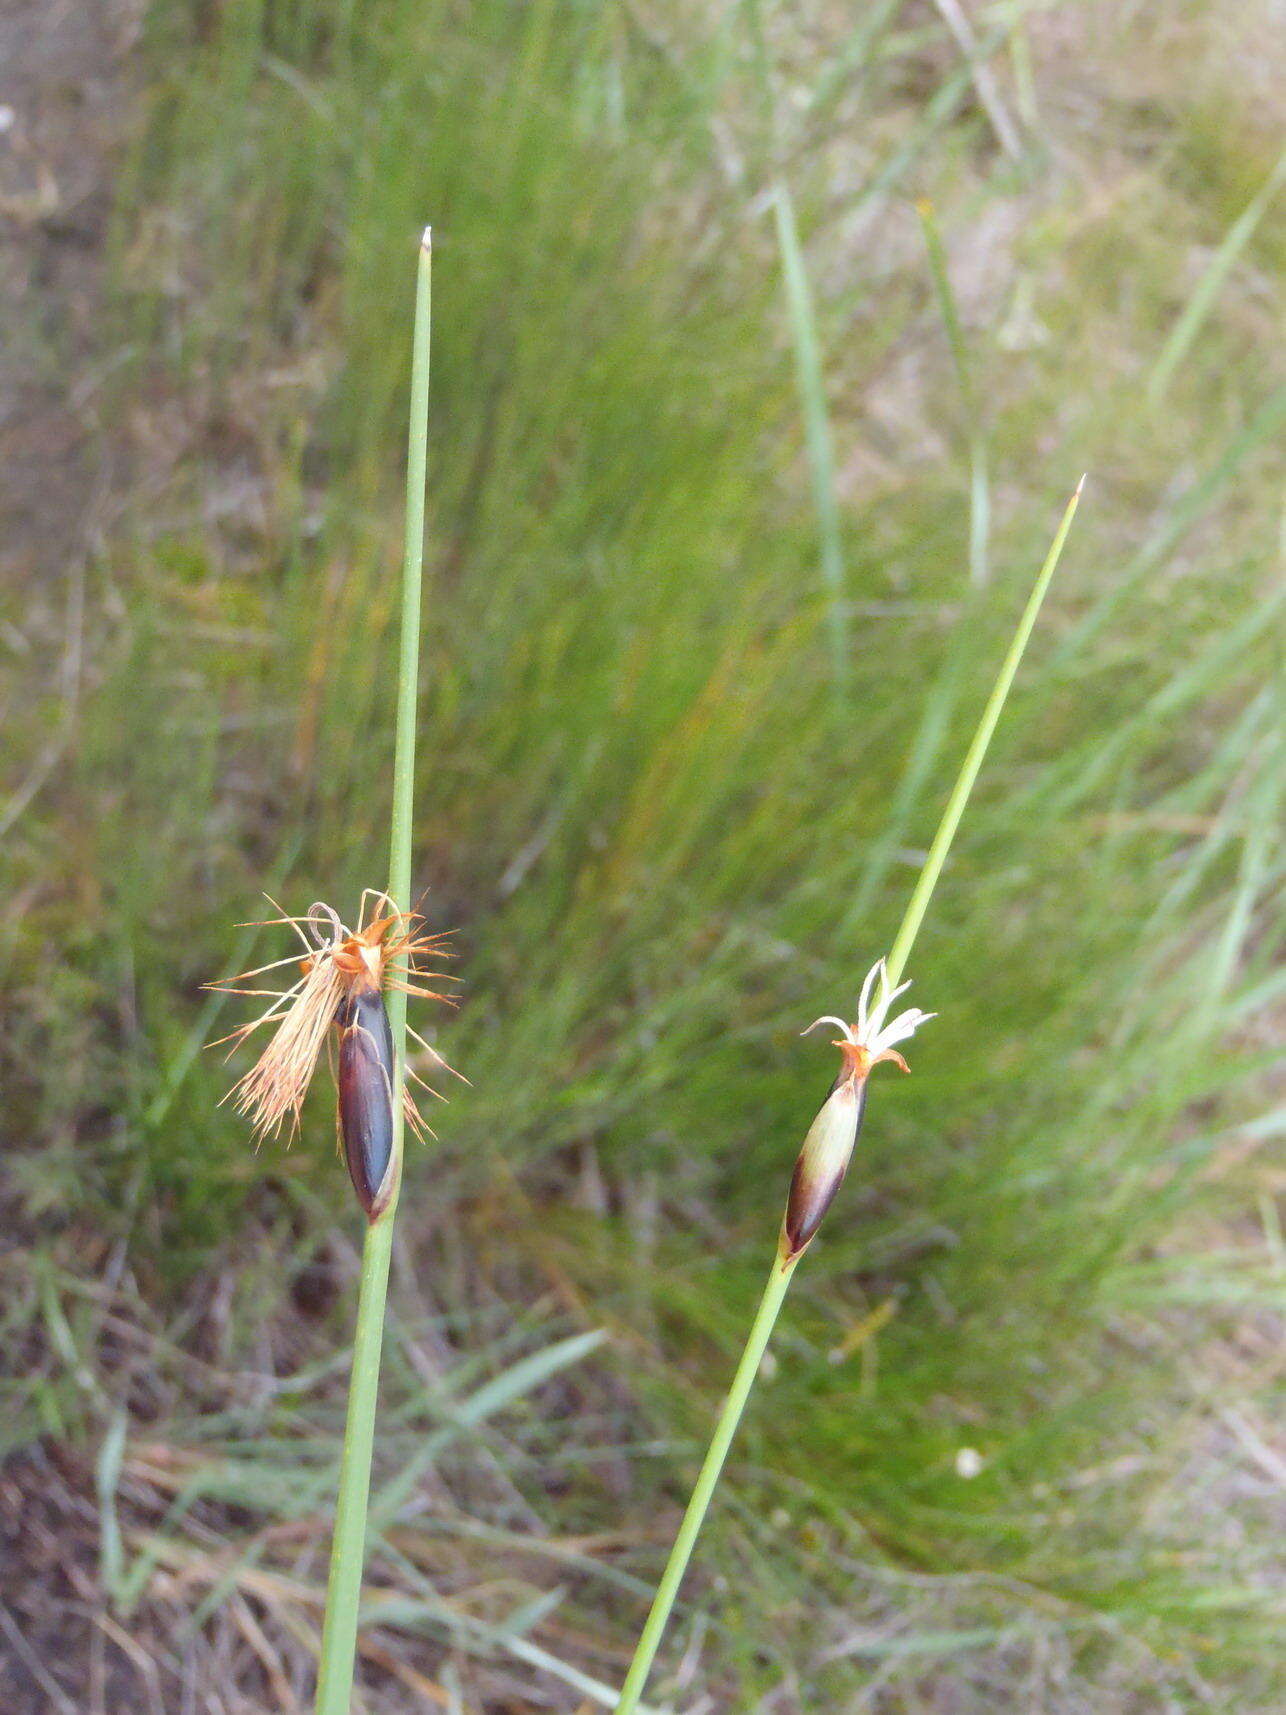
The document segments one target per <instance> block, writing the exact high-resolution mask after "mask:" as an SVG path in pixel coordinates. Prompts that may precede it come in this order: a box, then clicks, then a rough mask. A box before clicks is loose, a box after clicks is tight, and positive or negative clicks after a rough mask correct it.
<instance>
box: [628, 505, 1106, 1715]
mask: <svg viewBox="0 0 1286 1715" xmlns="http://www.w3.org/2000/svg"><path fill="white" fill-rule="evenodd" d="M1084 484H1085V479H1084V477H1082V478H1081V481H1080V483H1079V484H1078V485H1077V489H1076V493H1075V494H1074V495H1073V496H1072V498H1071V500H1070V501H1069V502H1068V505H1067V510H1066V511H1065V512H1064V514H1063V519H1062V523H1061V524H1060V525H1059V527H1058V533H1057V535H1056V536H1055V537H1054V541H1053V545H1052V547H1051V548H1050V550H1049V553H1048V554H1047V555H1046V557H1045V563H1044V565H1043V566H1042V567H1041V569H1040V572H1039V574H1038V575H1037V578H1036V583H1035V586H1034V588H1033V590H1032V593H1031V597H1030V598H1029V600H1028V602H1027V606H1026V608H1025V609H1024V610H1023V616H1022V618H1021V619H1020V620H1019V622H1018V629H1017V630H1016V631H1015V633H1014V639H1013V642H1012V643H1011V644H1010V646H1009V651H1008V653H1007V654H1006V656H1005V659H1004V661H1003V662H1002V663H1001V668H1000V673H999V675H998V677H997V679H996V683H995V686H994V687H993V689H992V693H991V696H990V697H989V698H988V699H987V706H986V708H985V709H984V710H983V712H982V719H981V720H980V721H979V723H978V730H977V731H976V732H975V734H974V736H973V742H972V743H971V744H970V746H969V749H968V751H967V752H966V754H965V759H964V762H963V763H962V765H961V768H960V774H959V777H958V779H957V780H956V784H955V787H954V789H953V790H952V793H951V796H950V798H949V799H948V800H947V807H946V809H945V810H944V811H943V814H942V820H941V822H940V823H939V825H938V831H937V834H936V835H935V837H934V841H933V845H932V846H931V847H930V849H929V856H928V858H927V860H926V862H925V866H924V868H923V870H922V871H921V872H920V877H919V880H918V881H917V883H916V886H915V891H914V892H913V893H912V895H911V899H910V902H909V903H908V905H907V908H906V913H905V915H904V917H903V919H902V926H901V928H900V929H899V930H898V933H897V937H896V939H895V941H894V943H893V951H892V952H891V953H890V954H889V957H888V960H887V981H888V985H889V987H891V988H896V986H897V982H898V978H899V976H900V975H901V972H902V970H903V968H904V966H905V964H906V960H907V956H908V954H909V953H910V951H911V947H912V944H913V943H914V941H915V937H916V933H917V931H918V930H919V927H920V924H921V922H922V921H923V920H924V913H925V908H926V907H927V905H928V903H929V898H930V896H931V895H932V893H933V889H934V885H935V883H936V882H937V879H938V876H939V875H940V874H941V872H942V865H943V863H944V862H945V861H946V856H947V852H948V850H949V849H950V846H951V841H952V839H953V838H954V836H955V832H956V829H957V828H958V827H959V825H960V818H961V816H962V815H963V814H964V807H965V804H966V803H967V802H968V799H969V793H970V791H971V790H972V787H973V783H974V781H975V780H976V779H977V777H978V770H979V768H980V767H981V765H982V759H983V756H984V755H985V754H986V750H987V745H988V743H989V742H990V740H991V735H992V733H993V732H994V731H995V730H996V722H997V721H998V720H999V719H1000V711H1001V709H1002V707H1003V706H1004V701H1005V698H1006V696H1007V695H1008V693H1009V687H1010V686H1011V685H1012V684H1013V680H1014V674H1015V673H1016V672H1017V670H1018V663H1019V661H1020V660H1021V659H1022V654H1023V650H1024V649H1025V648H1026V646H1027V639H1028V638H1029V637H1030V636H1031V630H1032V626H1033V625H1034V624H1035V623H1036V615H1037V613H1038V611H1039V609H1040V604H1041V602H1042V601H1043V600H1044V597H1045V591H1046V590H1047V589H1048V588H1049V581H1050V579H1051V578H1052V577H1053V575H1054V568H1055V567H1056V566H1057V564H1058V560H1059V556H1060V555H1061V553H1062V551H1063V544H1064V542H1065V541H1066V540H1067V532H1068V530H1069V529H1070V528H1071V523H1072V518H1073V517H1074V515H1075V512H1076V504H1077V502H1078V501H1079V499H1080V496H1081V489H1082V488H1083V487H1084ZM783 1248H784V1247H783V1246H782V1245H779V1246H778V1250H777V1255H776V1258H775V1259H774V1261H773V1266H772V1272H771V1274H770V1275H769V1276H768V1284H767V1285H766V1286H765V1288H764V1293H763V1297H762V1298H761V1299H760V1301H759V1308H758V1310H757V1311H756V1312H755V1320H754V1322H753V1324H752V1325H751V1329H750V1334H749V1336H748V1338H747V1340H746V1345H745V1349H744V1350H743V1352H742V1354H741V1360H740V1362H739V1363H738V1365H737V1373H736V1375H735V1376H734V1377H733V1379H732V1387H731V1388H730V1389H729V1391H728V1397H727V1399H726V1400H725V1401H724V1402H723V1409H722V1410H721V1411H720V1413H719V1417H718V1421H717V1422H716V1424H715V1427H714V1436H713V1438H712V1439H711V1442H710V1446H709V1449H708V1451H707V1453H706V1456H705V1461H704V1463H703V1464H702V1466H701V1470H700V1473H699V1474H698V1476H697V1481H696V1486H695V1487H694V1489H693V1491H692V1498H691V1500H689V1502H688V1507H687V1511H686V1512H685V1513H684V1515H683V1522H682V1524H681V1525H680V1526H679V1533H678V1535H677V1536H676V1537H675V1539H674V1546H673V1547H672V1548H671V1550H670V1557H669V1559H668V1560H667V1561H666V1563H665V1570H664V1571H663V1572H662V1574H661V1581H660V1583H659V1584H658V1585H657V1588H656V1595H655V1596H654V1597H653V1598H652V1606H651V1608H650V1609H649V1611H648V1616H647V1620H646V1622H645V1624H644V1627H643V1631H642V1634H641V1636H640V1637H639V1641H638V1645H637V1647H636V1649H635V1651H634V1659H633V1661H632V1662H631V1663H630V1669H629V1672H628V1673H627V1674H626V1676H625V1683H624V1685H623V1686H622V1688H621V1696H620V1701H619V1702H618V1703H617V1705H616V1715H632V1712H633V1711H634V1710H635V1709H636V1708H637V1707H638V1701H639V1698H640V1696H641V1695H642V1692H643V1687H644V1685H645V1683H646V1681H647V1676H648V1672H649V1670H650V1669H651V1666H652V1662H653V1659H654V1658H655V1656H656V1652H657V1647H658V1646H659V1644H660V1642H661V1637H662V1635H663V1633H664V1631H665V1627H666V1623H667V1621H668V1620H669V1617H670V1611H671V1609H672V1608H673V1607H674V1600H675V1597H676V1596H677V1595H678V1593H679V1585H680V1583H681V1582H682V1580H683V1574H684V1572H685V1571H686V1570H687V1566H688V1561H689V1560H690V1559H691V1557H692V1550H693V1547H694V1546H695V1544H696V1540H697V1536H698V1534H699V1533H700V1530H701V1526H702V1523H703V1522H704V1520H705V1515H706V1512H707V1510H708V1508H709V1506H710V1501H711V1497H712V1496H713V1494H714V1490H715V1485H716V1484H717V1483H718V1481H719V1473H720V1472H721V1471H722V1470H723V1463H724V1460H725V1459H726V1458H727V1456H728V1449H729V1447H730V1446H731V1444H732V1438H733V1436H734V1435H735V1434H736V1432H737V1425H738V1423H739V1422H740V1421H741V1414H742V1412H743V1411H744V1410H745V1405H746V1400H747V1399H748V1398H749V1396H750V1390H751V1388H752V1387H753V1386H754V1381H755V1377H756V1375H757V1374H758V1373H759V1363H760V1360H761V1358H762V1357H763V1355H764V1352H765V1350H766V1349H767V1346H768V1341H769V1339H770V1338H771V1336H772V1331H773V1327H774V1325H775V1324H776V1321H777V1316H778V1312H779V1311H780V1310H781V1307H782V1303H783V1302H784V1300H785V1297H786V1291H787V1288H788V1287H789V1286H790V1282H791V1277H792V1275H793V1274H794V1272H795V1265H796V1263H798V1261H799V1258H800V1256H802V1255H803V1252H802V1251H801V1252H799V1253H798V1254H797V1255H796V1256H795V1257H793V1258H791V1259H789V1260H786V1259H785V1257H784V1255H783Z"/></svg>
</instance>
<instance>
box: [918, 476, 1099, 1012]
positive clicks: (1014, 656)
mask: <svg viewBox="0 0 1286 1715" xmlns="http://www.w3.org/2000/svg"><path fill="white" fill-rule="evenodd" d="M1084 486H1085V478H1084V477H1082V478H1081V480H1080V481H1079V482H1078V483H1077V485H1076V493H1075V494H1074V495H1073V496H1072V498H1071V499H1070V500H1069V501H1068V503H1067V510H1066V511H1065V512H1064V513H1063V520H1062V523H1061V524H1060V525H1059V526H1058V532H1057V534H1056V535H1055V537H1054V540H1053V542H1052V543H1051V544H1050V549H1049V552H1048V554H1046V556H1045V564H1044V565H1043V566H1042V567H1041V568H1040V571H1039V573H1038V574H1037V577H1036V583H1035V585H1034V587H1033V589H1032V592H1031V595H1030V596H1029V597H1028V599H1027V606H1026V607H1025V608H1024V609H1023V616H1022V618H1021V619H1020V620H1019V621H1018V629H1017V630H1016V631H1015V632H1014V637H1013V642H1012V643H1011V644H1010V645H1009V652H1008V653H1007V654H1006V656H1005V659H1004V661H1003V662H1002V663H1001V666H1000V672H999V673H998V674H997V675H996V682H995V684H994V685H993V686H992V687H991V695H990V696H989V697H988V698H987V706H986V708H985V709H984V710H983V711H982V719H981V720H980V721H979V722H978V728H977V731H976V732H975V733H974V735H973V740H972V742H971V743H970V745H969V749H968V750H967V751H966V752H965V759H964V761H963V763H961V765H960V772H959V774H958V775H957V776H956V783H955V785H954V786H953V787H952V789H951V796H950V797H949V798H948V799H947V807H946V809H945V810H944V811H943V812H942V820H941V821H940V822H939V823H938V831H937V833H936V834H935V835H934V836H933V844H932V845H931V846H930V847H929V855H928V857H927V858H926V859H925V860H924V868H923V869H922V870H921V871H920V873H919V875H918V876H917V878H916V883H915V890H914V892H913V893H912V894H911V899H910V902H909V903H908V905H907V908H906V911H905V913H904V914H903V917H902V926H901V928H900V929H899V930H898V932H897V935H896V937H895V938H894V941H893V948H892V951H891V952H890V953H889V956H888V958H887V960H886V961H885V967H884V969H885V978H886V981H887V983H888V986H889V988H891V989H895V988H896V987H897V986H898V983H899V982H900V981H901V980H902V972H903V971H904V970H905V969H906V962H907V959H908V958H909V957H910V955H911V948H912V947H913V946H914V945H915V938H916V936H917V935H918V934H919V932H920V925H921V923H922V922H923V921H924V914H925V912H926V911H927V910H928V908H929V901H930V899H931V898H932V897H933V890H934V888H935V887H936V886H937V885H938V877H939V876H940V875H941V874H942V866H943V864H944V863H945V862H946V861H947V853H948V852H949V851H950V850H951V842H952V840H954V839H955V837H956V829H957V828H958V827H959V826H960V818H961V816H963V815H964V812H965V805H966V804H967V803H968V802H969V794H970V793H971V792H972V791H973V784H974V781H975V780H976V779H977V778H978V770H979V769H980V768H981V767H982V759H983V757H984V756H986V754H987V746H988V745H989V744H990V743H991V736H992V734H993V733H994V732H995V730H996V723H997V721H998V720H999V719H1000V711H1001V710H1002V709H1003V708H1004V706H1005V698H1006V697H1007V696H1008V695H1009V688H1010V686H1011V685H1012V684H1013V682H1014V674H1015V673H1017V671H1018V663H1019V662H1020V661H1021V660H1022V658H1023V651H1024V650H1025V649H1026V647H1027V640H1028V638H1029V637H1030V636H1031V633H1032V627H1033V626H1034V625H1035V623H1036V615H1037V614H1038V613H1039V612H1040V605H1041V603H1042V602H1043V601H1044V599H1045V591H1046V590H1047V589H1048V588H1049V585H1050V580H1051V578H1052V577H1053V576H1054V571H1055V569H1056V567H1057V565H1058V562H1059V559H1060V558H1061V556H1062V552H1063V544H1064V542H1066V540H1067V532H1068V531H1069V530H1070V529H1071V527H1072V519H1073V518H1074V517H1075V516H1076V508H1077V505H1078V504H1079V502H1080V498H1081V489H1082V488H1083V487H1084Z"/></svg>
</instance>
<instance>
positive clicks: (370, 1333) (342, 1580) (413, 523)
mask: <svg viewBox="0 0 1286 1715" xmlns="http://www.w3.org/2000/svg"><path fill="white" fill-rule="evenodd" d="M431 280H432V251H431V249H430V242H429V234H428V232H427V230H426V232H425V234H424V238H423V241H422V243H421V245H420V261H419V271H418V274H417V276H416V292H415V344H414V351H413V355H412V359H411V423H410V432H409V436H408V446H407V461H406V553H405V558H404V561H403V566H402V642H401V652H400V659H399V666H398V693H397V739H396V748H395V751H394V758H393V811H392V817H391V835H390V851H389V887H388V891H389V897H390V899H391V900H392V902H393V904H394V905H395V906H398V907H399V908H400V909H402V910H406V909H407V908H408V906H409V904H410V894H411V816H412V810H413V804H414V793H415V714H416V703H417V698H418V690H419V665H420V585H421V581H422V573H423V566H424V482H425V472H426V468H427V463H428V411H429V333H430V325H431V300H430V288H431ZM387 1004H388V1013H389V1023H390V1025H391V1026H392V1030H393V1049H394V1054H395V1057H396V1064H397V1075H396V1077H395V1079H394V1082H395V1085H396V1091H395V1099H394V1102H393V1160H394V1161H395V1162H396V1163H397V1166H396V1169H395V1171H396V1173H397V1176H398V1182H399V1184H400V1180H401V1172H402V1168H401V1162H402V1133H403V1129H404V1126H403V1114H402V1102H401V1090H402V1083H403V1076H404V1074H403V1066H404V1062H405V1058H406V996H405V995H404V994H398V993H397V992H395V991H392V992H390V994H389V996H388V1003H387ZM396 1208H397V1189H396V1188H395V1189H394V1192H393V1197H392V1200H391V1202H390V1203H389V1205H388V1207H387V1208H386V1209H385V1210H384V1212H383V1213H382V1214H381V1215H380V1216H379V1218H378V1219H377V1220H375V1221H373V1222H372V1223H371V1224H370V1226H368V1227H367V1229H366V1243H365V1245H364V1247H363V1249H362V1278H361V1288H360V1292H359V1296H358V1301H357V1328H356V1332H355V1334H354V1337H353V1373H352V1377H351V1379H350V1381H349V1387H348V1417H347V1421H346V1423H345V1425H344V1451H343V1454H342V1456H341V1458H340V1466H339V1496H338V1499H337V1502H336V1507H335V1539H334V1542H333V1543H332V1545H331V1555H330V1583H329V1585H328V1587H327V1591H326V1617H325V1620H324V1621H323V1623H322V1642H321V1658H320V1660H319V1662H318V1668H317V1704H316V1708H317V1715H348V1709H349V1704H350V1701H351V1698H352V1691H353V1659H354V1656H355V1654H356V1650H357V1614H358V1606H359V1603H360V1601H361V1595H362V1567H363V1564H364V1562H365V1558H366V1505H367V1497H368V1495H369V1492H370V1484H371V1451H372V1448H373V1447H374V1443H375V1407H376V1397H377V1395H378V1392H379V1379H380V1350H381V1347H382V1345H383V1341H384V1304H385V1299H386V1297H387V1294H388V1271H389V1260H390V1258H391V1256H392V1252H393V1215H394V1211H395V1210H396Z"/></svg>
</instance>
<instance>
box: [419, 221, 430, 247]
mask: <svg viewBox="0 0 1286 1715" xmlns="http://www.w3.org/2000/svg"><path fill="white" fill-rule="evenodd" d="M432 248H433V228H432V227H431V226H426V227H425V229H424V232H423V233H422V235H421V237H420V249H421V250H432Z"/></svg>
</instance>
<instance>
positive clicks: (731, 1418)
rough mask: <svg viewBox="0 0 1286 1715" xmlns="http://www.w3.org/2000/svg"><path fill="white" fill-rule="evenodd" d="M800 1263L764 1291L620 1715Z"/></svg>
mask: <svg viewBox="0 0 1286 1715" xmlns="http://www.w3.org/2000/svg"><path fill="white" fill-rule="evenodd" d="M798 1261H799V1257H798V1256H796V1257H793V1258H791V1259H789V1260H784V1259H783V1257H782V1254H781V1250H780V1249H779V1250H778V1253H777V1259H776V1261H775V1262H774V1263H773V1266H772V1273H771V1274H770V1275H769V1276H768V1284H767V1286H765V1288H764V1295H763V1297H762V1298H761V1299H760V1300H759V1309H758V1310H757V1311H756V1312H755V1320H754V1322H753V1324H752V1325H751V1329H750V1333H749V1335H748V1337H747V1339H746V1344H745V1349H744V1350H743V1352H742V1354H741V1361H740V1362H739V1363H738V1365H737V1373H736V1375H734V1376H733V1378H732V1386H731V1387H730V1388H729V1389H728V1397H727V1399H725V1400H724V1402H723V1410H722V1411H721V1412H720V1413H719V1418H718V1421H717V1422H716V1424H715V1426H714V1434H713V1436H712V1437H711V1440H710V1446H709V1448H708V1449H707V1451H706V1456H705V1459H704V1461H703V1463H702V1466H701V1470H700V1472H699V1473H698V1475H697V1480H696V1485H695V1487H694V1488H693V1490H692V1499H691V1500H690V1501H689V1502H688V1510H687V1511H686V1512H685V1513H684V1515H683V1523H682V1524H681V1525H680V1526H679V1534H678V1535H677V1536H676V1537H675V1539H674V1547H673V1548H672V1549H671V1550H670V1558H669V1559H668V1560H667V1561H666V1563H665V1571H664V1572H663V1573H662V1574H661V1582H660V1583H659V1584H658V1585H657V1587H656V1595H655V1596H654V1597H653V1598H652V1606H651V1608H650V1609H649V1611H648V1616H647V1621H646V1623H645V1624H644V1627H643V1633H642V1636H641V1637H640V1638H639V1642H638V1648H637V1649H636V1650H635V1652H634V1660H633V1661H632V1662H631V1663H630V1671H629V1673H628V1674H627V1675H626V1676H625V1684H624V1685H623V1686H622V1687H621V1697H620V1701H619V1702H618V1703H617V1705H616V1715H632V1711H633V1710H635V1709H637V1707H638V1701H639V1698H640V1697H641V1696H642V1694H643V1686H644V1684H645V1682H646V1680H647V1676H648V1672H649V1670H650V1669H651V1666H652V1661H653V1658H654V1657H655V1655H656V1652H657V1646H658V1645H659V1644H660V1642H661V1634H662V1633H663V1632H664V1631H665V1623H666V1621H667V1620H668V1619H669V1617H670V1610H671V1608H673V1606H674V1598H675V1597H676V1596H677V1595H678V1593H679V1585H680V1583H681V1582H682V1580H683V1574H684V1573H685V1572H686V1571H687V1568H688V1561H689V1560H690V1559H691V1557H692V1550H693V1547H694V1546H695V1544H696V1540H697V1534H698V1532H699V1531H700V1529H701V1525H702V1523H703V1521H704V1519H705V1516H706V1509H707V1508H708V1507H709V1505H710V1497H711V1496H712V1495H713V1494H714V1490H715V1485H716V1483H717V1482H718V1481H719V1473H720V1472H721V1471H722V1470H723V1462H724V1460H725V1459H726V1458H727V1456H728V1449H729V1447H730V1446H731V1445H732V1438H733V1436H734V1435H735V1434H736V1431H737V1425H738V1423H740V1421H741V1414H742V1412H743V1411H744V1410H745V1405H746V1400H747V1398H748V1396H749V1394H750V1390H751V1388H752V1387H753V1386H754V1384H755V1377H756V1376H757V1375H758V1373H759V1364H760V1360H761V1359H762V1357H763V1355H764V1350H765V1348H766V1347H767V1345H768V1338H769V1335H770V1334H771V1333H772V1331H773V1325H774V1323H775V1322H776V1320H777V1312H778V1311H779V1310H780V1309H781V1303H782V1299H783V1298H785V1296H786V1289H787V1287H788V1286H789V1285H790V1277H791V1275H792V1274H794V1272H795V1265H796V1263H797V1262H798Z"/></svg>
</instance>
